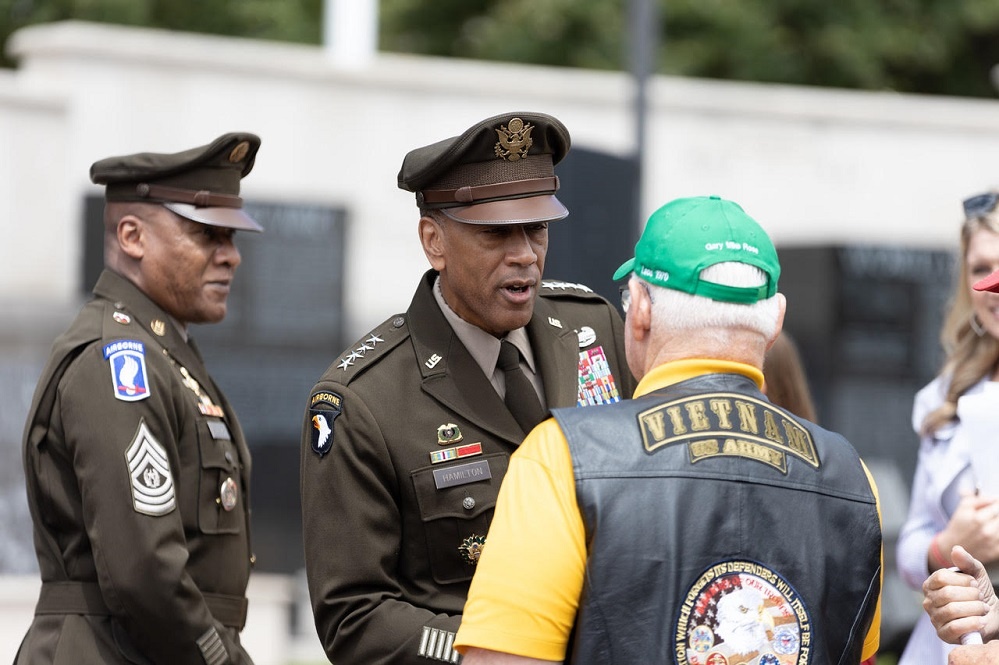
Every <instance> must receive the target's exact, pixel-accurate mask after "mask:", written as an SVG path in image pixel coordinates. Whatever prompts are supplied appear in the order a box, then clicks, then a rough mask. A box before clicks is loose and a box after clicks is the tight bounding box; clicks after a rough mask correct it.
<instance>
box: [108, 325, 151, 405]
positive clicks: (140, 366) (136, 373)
mask: <svg viewBox="0 0 999 665" xmlns="http://www.w3.org/2000/svg"><path fill="white" fill-rule="evenodd" d="M104 359H105V360H107V361H109V362H110V363H111V384H112V385H113V386H114V396H115V397H116V398H117V399H120V400H121V401H123V402H138V401H139V400H140V399H146V398H147V397H149V395H150V392H149V384H148V381H147V379H146V346H145V344H143V343H142V342H140V341H138V340H134V339H121V340H118V341H115V342H111V343H110V344H106V345H105V346H104Z"/></svg>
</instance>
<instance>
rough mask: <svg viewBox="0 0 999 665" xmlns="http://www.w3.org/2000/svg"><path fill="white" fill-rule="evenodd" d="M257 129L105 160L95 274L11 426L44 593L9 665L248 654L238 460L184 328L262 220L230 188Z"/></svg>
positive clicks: (246, 550)
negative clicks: (22, 422) (242, 637)
mask: <svg viewBox="0 0 999 665" xmlns="http://www.w3.org/2000/svg"><path fill="white" fill-rule="evenodd" d="M259 145H260V140H259V139H258V138H257V137H256V136H254V135H253V134H242V133H233V134H226V135H224V136H221V137H219V138H218V139H216V140H215V141H214V142H212V143H211V144H209V145H206V146H202V147H199V148H194V149H191V150H187V151H184V152H180V153H175V154H156V153H141V154H135V155H128V156H123V157H111V158H108V159H104V160H101V161H99V162H97V163H95V164H94V165H93V166H92V167H91V172H90V174H91V179H92V180H93V181H94V182H95V183H98V184H103V185H106V189H105V198H106V206H105V215H104V258H105V270H104V272H103V273H102V274H101V276H100V278H99V280H98V281H97V285H96V286H95V287H94V298H93V300H91V301H90V302H89V303H88V304H87V305H85V306H84V307H83V309H82V310H81V311H80V313H79V315H78V316H77V318H76V320H75V321H74V322H73V324H72V325H71V326H70V327H69V329H68V330H67V331H66V332H65V333H64V334H63V335H62V336H60V337H59V338H58V339H57V340H56V342H55V345H54V347H53V351H52V355H51V356H50V358H49V361H48V365H47V366H46V368H45V370H44V372H43V374H42V377H41V380H40V381H39V383H38V387H37V389H36V391H35V396H34V400H33V403H32V407H31V413H30V414H29V416H28V422H27V426H26V430H25V439H24V469H25V475H26V481H27V491H28V504H29V506H30V508H31V517H32V520H33V524H34V540H35V550H36V553H37V556H38V565H39V568H40V571H41V577H42V587H41V594H40V597H39V600H38V604H37V606H36V608H35V617H34V621H33V622H32V624H31V627H30V628H29V630H28V633H27V635H26V637H25V638H24V641H23V643H22V645H21V649H20V652H19V654H18V656H17V659H16V661H15V662H16V663H17V664H21V665H28V664H30V665H42V664H53V665H56V664H65V665H98V664H102V665H103V664H107V663H140V664H148V663H157V664H161V665H188V664H189V665H194V664H198V665H204V664H207V665H223V664H225V663H233V664H240V665H244V664H249V663H251V660H250V658H249V657H248V656H247V655H246V654H245V652H244V651H243V649H242V647H241V646H240V643H239V630H240V629H241V628H242V626H243V623H244V621H245V618H246V597H245V591H246V585H247V581H248V579H249V575H250V567H251V563H252V554H251V551H250V533H249V526H250V508H249V479H250V455H249V451H248V449H247V446H246V442H245V440H244V439H243V433H242V431H241V429H240V427H239V423H238V422H237V421H236V416H235V414H234V413H233V412H232V409H231V408H230V407H229V404H228V402H226V399H225V397H224V396H223V395H222V393H221V392H220V391H219V389H218V387H217V386H216V385H215V384H214V383H213V381H212V379H211V376H209V374H208V370H207V369H206V368H205V365H204V363H203V361H202V358H201V355H200V353H199V352H198V350H197V348H196V347H195V346H194V344H193V341H192V340H191V339H190V338H189V337H188V324H191V323H216V322H218V321H221V320H222V318H223V317H224V316H225V313H226V299H227V297H228V295H229V289H230V287H231V286H232V280H233V274H234V273H235V271H236V267H237V266H238V265H239V262H240V254H239V251H238V250H237V249H236V246H235V245H234V244H233V236H234V234H235V232H236V230H237V229H238V230H246V231H259V230H261V229H260V226H258V225H257V223H256V222H255V221H254V220H253V219H251V218H250V217H249V216H248V215H246V214H245V213H244V212H243V211H242V210H241V206H242V200H241V199H240V197H239V196H238V194H239V184H240V180H241V179H242V177H243V176H245V175H246V174H247V173H249V172H250V169H251V168H252V167H253V162H254V158H255V155H256V152H257V148H258V147H259Z"/></svg>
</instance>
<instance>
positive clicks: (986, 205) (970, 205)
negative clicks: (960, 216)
mask: <svg viewBox="0 0 999 665" xmlns="http://www.w3.org/2000/svg"><path fill="white" fill-rule="evenodd" d="M997 203H999V193H996V192H986V193H984V194H978V195H976V196H972V197H969V198H966V199H965V200H964V217H965V219H972V218H974V217H981V216H982V215H987V214H989V213H990V212H992V211H993V210H995V209H996V204H997Z"/></svg>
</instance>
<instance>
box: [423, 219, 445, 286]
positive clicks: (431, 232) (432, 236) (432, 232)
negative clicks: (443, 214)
mask: <svg viewBox="0 0 999 665" xmlns="http://www.w3.org/2000/svg"><path fill="white" fill-rule="evenodd" d="M419 233H420V244H421V245H423V253H424V254H426V255H427V260H428V261H430V265H431V267H433V269H434V270H436V271H437V272H441V271H442V270H444V268H445V266H446V263H447V262H446V261H445V256H446V252H445V251H444V229H443V228H442V227H441V225H440V222H438V221H437V220H435V219H433V218H432V217H425V216H424V217H420V225H419Z"/></svg>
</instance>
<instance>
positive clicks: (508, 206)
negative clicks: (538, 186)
mask: <svg viewBox="0 0 999 665" xmlns="http://www.w3.org/2000/svg"><path fill="white" fill-rule="evenodd" d="M440 212H442V213H444V214H445V215H447V216H448V217H450V218H451V219H453V220H456V221H459V222H464V223H466V224H533V223H537V222H554V221H557V220H559V219H564V218H565V217H566V216H568V214H569V211H568V210H567V209H566V207H565V206H564V205H562V202H561V201H559V200H558V199H557V198H555V195H554V194H548V195H547V196H531V197H528V198H525V199H505V200H503V201H489V202H488V203H479V204H477V205H470V206H461V207H458V208H441V209H440Z"/></svg>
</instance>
